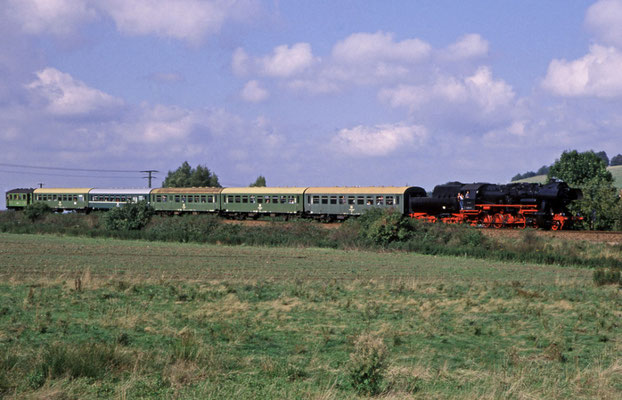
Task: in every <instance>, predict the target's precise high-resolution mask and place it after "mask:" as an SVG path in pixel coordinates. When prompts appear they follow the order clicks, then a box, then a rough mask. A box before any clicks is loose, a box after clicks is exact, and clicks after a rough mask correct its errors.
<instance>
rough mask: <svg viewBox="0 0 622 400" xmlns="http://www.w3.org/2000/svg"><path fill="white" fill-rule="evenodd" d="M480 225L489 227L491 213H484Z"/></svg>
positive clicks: (490, 224)
mask: <svg viewBox="0 0 622 400" xmlns="http://www.w3.org/2000/svg"><path fill="white" fill-rule="evenodd" d="M482 225H483V226H484V228H490V227H491V226H492V215H490V214H486V215H484V218H483V219H482Z"/></svg>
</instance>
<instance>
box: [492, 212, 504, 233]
mask: <svg viewBox="0 0 622 400" xmlns="http://www.w3.org/2000/svg"><path fill="white" fill-rule="evenodd" d="M504 224H505V217H504V216H503V214H495V215H494V216H493V217H492V226H493V228H495V229H501V228H503V225H504Z"/></svg>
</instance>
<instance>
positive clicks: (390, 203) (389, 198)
mask: <svg viewBox="0 0 622 400" xmlns="http://www.w3.org/2000/svg"><path fill="white" fill-rule="evenodd" d="M385 203H386V205H388V206H392V205H393V196H387V199H386V200H385Z"/></svg>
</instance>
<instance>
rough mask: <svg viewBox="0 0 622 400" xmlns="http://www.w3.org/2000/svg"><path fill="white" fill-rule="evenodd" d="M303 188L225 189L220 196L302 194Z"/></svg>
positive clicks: (261, 187) (262, 187) (260, 187)
mask: <svg viewBox="0 0 622 400" xmlns="http://www.w3.org/2000/svg"><path fill="white" fill-rule="evenodd" d="M305 189H306V188H304V187H266V186H259V187H257V186H256V187H239V188H225V189H223V190H222V194H303V193H304V191H305Z"/></svg>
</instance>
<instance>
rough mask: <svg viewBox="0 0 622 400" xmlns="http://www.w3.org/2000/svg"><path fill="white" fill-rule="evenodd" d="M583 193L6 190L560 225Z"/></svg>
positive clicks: (157, 205)
mask: <svg viewBox="0 0 622 400" xmlns="http://www.w3.org/2000/svg"><path fill="white" fill-rule="evenodd" d="M461 197H462V198H461ZM581 197H582V194H581V191H580V190H579V189H573V188H570V187H569V186H568V185H567V184H566V183H564V182H561V181H552V182H549V183H547V184H544V185H542V184H537V183H511V184H506V185H499V184H491V183H466V184H465V183H461V182H449V183H446V184H443V185H437V186H436V187H435V188H434V190H433V192H432V193H431V194H428V193H427V192H426V191H425V189H423V188H422V187H418V186H365V187H358V186H357V187H237V188H236V187H230V188H216V187H193V188H156V189H146V188H142V189H115V188H39V189H13V190H9V191H8V192H7V193H6V206H7V209H9V210H20V209H23V208H24V207H26V206H28V205H29V204H33V203H35V202H41V203H44V204H47V205H48V206H49V207H50V208H51V209H53V210H55V211H59V212H64V211H75V212H85V213H88V212H91V211H99V210H109V209H111V208H115V207H123V206H124V205H126V204H130V203H138V202H141V201H145V202H148V203H149V204H150V205H151V206H152V207H153V208H154V210H155V211H156V212H157V213H168V214H183V213H194V214H196V213H216V214H219V215H223V216H226V217H232V218H256V217H259V216H262V215H270V216H279V215H280V216H285V217H290V216H298V217H301V218H314V219H318V220H322V221H335V220H344V219H347V218H350V217H354V216H358V215H361V214H363V213H365V212H366V211H368V210H371V209H374V208H381V209H393V210H395V211H397V212H400V213H402V214H404V215H407V216H409V217H411V218H414V219H418V220H422V221H426V222H444V223H467V224H470V225H474V226H483V227H492V228H526V227H535V228H544V229H553V230H559V229H568V228H571V227H572V226H573V225H574V223H575V222H576V221H577V220H580V217H577V216H574V215H572V214H571V213H570V212H569V211H568V205H569V204H570V203H571V202H572V201H575V200H578V199H580V198H581Z"/></svg>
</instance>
